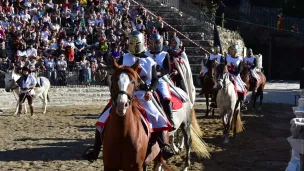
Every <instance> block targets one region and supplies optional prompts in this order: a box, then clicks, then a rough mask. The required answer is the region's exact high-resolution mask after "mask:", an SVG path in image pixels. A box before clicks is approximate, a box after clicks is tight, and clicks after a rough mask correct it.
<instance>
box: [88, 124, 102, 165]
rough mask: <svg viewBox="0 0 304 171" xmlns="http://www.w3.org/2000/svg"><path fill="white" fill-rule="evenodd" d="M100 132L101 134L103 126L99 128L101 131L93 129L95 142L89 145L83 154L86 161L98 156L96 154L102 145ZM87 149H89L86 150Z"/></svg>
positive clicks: (95, 158) (93, 159)
mask: <svg viewBox="0 0 304 171" xmlns="http://www.w3.org/2000/svg"><path fill="white" fill-rule="evenodd" d="M102 134H103V128H101V133H100V132H99V131H98V130H97V129H96V130H95V142H94V146H93V147H89V148H88V149H87V150H86V151H85V152H84V154H83V158H84V159H86V160H88V161H91V162H93V161H95V160H97V158H98V155H99V153H100V150H101V145H102ZM88 150H91V151H89V152H87V151H88Z"/></svg>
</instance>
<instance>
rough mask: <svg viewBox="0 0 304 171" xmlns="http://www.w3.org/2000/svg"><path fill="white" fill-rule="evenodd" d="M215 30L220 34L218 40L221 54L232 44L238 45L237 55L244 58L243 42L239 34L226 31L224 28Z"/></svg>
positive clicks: (218, 27)
mask: <svg viewBox="0 0 304 171" xmlns="http://www.w3.org/2000/svg"><path fill="white" fill-rule="evenodd" d="M217 29H218V31H219V34H220V39H221V45H222V49H223V53H224V52H227V51H228V47H229V46H230V45H232V44H237V45H238V55H240V56H244V47H246V46H245V42H244V40H243V38H242V37H241V35H240V34H239V32H237V31H232V30H228V29H225V28H222V27H220V26H217Z"/></svg>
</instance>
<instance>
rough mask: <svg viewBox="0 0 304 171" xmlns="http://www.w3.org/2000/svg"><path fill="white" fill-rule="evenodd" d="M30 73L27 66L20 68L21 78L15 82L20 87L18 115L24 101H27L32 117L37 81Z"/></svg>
mask: <svg viewBox="0 0 304 171" xmlns="http://www.w3.org/2000/svg"><path fill="white" fill-rule="evenodd" d="M30 72H31V70H30V69H29V68H28V67H27V66H24V67H23V68H22V76H21V77H20V78H19V79H18V80H17V81H16V83H17V84H18V85H19V87H20V95H19V108H18V115H20V114H21V112H22V105H23V103H24V102H25V99H27V101H28V104H29V106H30V111H31V116H33V115H34V107H33V96H34V95H35V91H34V88H35V86H36V84H37V81H36V79H35V77H34V76H33V75H31V74H30Z"/></svg>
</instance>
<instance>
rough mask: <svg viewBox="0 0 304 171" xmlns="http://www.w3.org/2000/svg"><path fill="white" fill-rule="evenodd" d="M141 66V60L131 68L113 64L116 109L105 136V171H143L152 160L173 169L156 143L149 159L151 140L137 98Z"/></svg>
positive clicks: (106, 128) (113, 95)
mask: <svg viewBox="0 0 304 171" xmlns="http://www.w3.org/2000/svg"><path fill="white" fill-rule="evenodd" d="M138 65H139V61H137V62H136V63H135V64H134V65H133V66H131V67H128V66H119V65H118V64H117V63H116V62H115V61H114V64H113V69H114V73H113V75H112V85H111V89H110V92H111V98H112V100H113V106H112V110H111V113H110V117H109V120H108V123H107V125H106V126H105V128H104V135H103V137H104V138H103V162H104V170H105V171H116V170H117V171H118V170H125V171H142V170H143V168H144V169H146V167H145V165H146V164H148V163H150V162H151V161H153V160H154V161H155V162H156V163H157V164H158V165H159V163H161V165H162V167H163V168H164V169H165V170H170V168H168V166H167V165H166V162H165V160H164V159H163V158H162V156H161V155H160V149H159V147H158V145H157V143H156V145H154V146H153V147H152V152H151V153H150V154H151V155H149V156H147V157H146V153H147V149H148V142H149V137H148V135H147V132H146V131H145V129H144V126H143V124H142V120H141V116H140V115H141V113H140V111H139V109H140V107H139V103H140V102H139V100H138V99H137V98H136V97H135V96H134V92H135V89H136V87H137V86H138V76H137V74H136V70H137V68H138ZM167 140H168V139H167ZM155 167H158V166H155Z"/></svg>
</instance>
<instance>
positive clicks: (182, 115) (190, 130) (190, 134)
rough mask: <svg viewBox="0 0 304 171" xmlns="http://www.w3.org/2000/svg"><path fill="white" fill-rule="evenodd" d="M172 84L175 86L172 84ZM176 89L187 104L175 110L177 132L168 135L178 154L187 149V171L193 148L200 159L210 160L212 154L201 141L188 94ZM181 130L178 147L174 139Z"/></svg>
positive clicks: (184, 170) (200, 133) (174, 118)
mask: <svg viewBox="0 0 304 171" xmlns="http://www.w3.org/2000/svg"><path fill="white" fill-rule="evenodd" d="M166 81H167V82H169V81H170V82H171V80H169V79H166ZM171 84H172V85H173V83H172V82H171ZM174 89H175V90H176V92H177V93H179V94H176V95H177V96H178V95H180V96H182V97H183V99H185V102H184V103H183V106H182V108H181V109H178V110H173V114H172V115H173V122H174V124H175V127H176V130H174V131H171V132H169V133H168V135H169V138H170V140H169V141H170V145H171V146H172V148H173V149H174V152H175V153H176V154H178V153H180V152H181V151H182V150H183V148H184V147H185V148H186V158H185V166H184V169H183V171H187V170H188V168H189V167H190V149H191V147H192V148H193V150H194V151H195V153H196V154H197V155H198V156H199V157H202V158H210V154H209V152H208V146H207V144H206V143H205V142H204V141H203V140H202V139H201V138H202V136H203V133H202V131H201V129H200V127H199V124H198V122H197V119H196V114H195V110H194V107H193V104H192V103H191V100H190V98H189V97H188V95H187V93H185V92H184V91H183V90H182V89H180V88H178V87H174ZM162 113H163V112H162ZM179 128H181V131H182V136H180V137H179V138H181V139H178V142H179V147H176V145H175V143H174V137H175V135H177V133H178V132H177V130H178V129H179ZM159 164H160V163H159ZM159 168H160V166H159Z"/></svg>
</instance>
